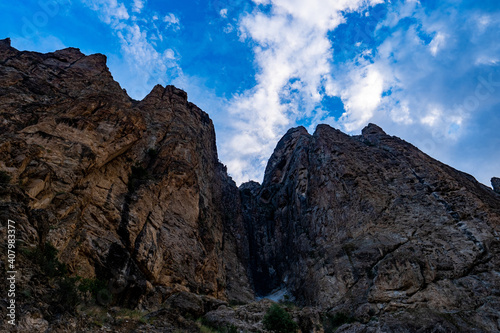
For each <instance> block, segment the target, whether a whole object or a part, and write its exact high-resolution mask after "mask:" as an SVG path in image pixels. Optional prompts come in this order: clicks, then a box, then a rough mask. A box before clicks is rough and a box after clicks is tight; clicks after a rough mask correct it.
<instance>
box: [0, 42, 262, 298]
mask: <svg viewBox="0 0 500 333" xmlns="http://www.w3.org/2000/svg"><path fill="white" fill-rule="evenodd" d="M0 96H1V98H0V110H1V111H0V112H1V122H0V128H1V129H0V132H1V137H0V156H1V159H0V160H1V162H0V167H1V169H2V170H4V171H5V172H7V173H8V174H9V175H10V177H11V178H12V179H11V182H10V183H11V184H12V185H11V186H9V188H7V189H6V191H4V193H3V194H2V199H3V201H4V202H7V203H9V202H10V203H12V204H11V205H10V206H9V209H10V210H12V209H14V207H19V205H21V206H22V207H23V208H22V209H21V210H22V212H20V211H18V212H17V213H16V214H13V215H12V216H16V218H17V219H19V220H20V221H24V223H23V228H24V229H25V230H24V232H23V234H22V237H23V239H24V240H25V241H26V242H28V243H33V242H40V243H41V244H42V243H45V242H50V243H51V244H53V245H54V246H55V247H56V248H57V249H58V250H59V253H60V259H61V260H62V261H63V262H65V263H67V264H68V266H69V269H70V271H71V272H73V273H74V274H77V275H80V276H82V277H98V278H100V279H104V280H116V283H117V285H119V287H118V288H117V290H116V291H117V292H119V295H118V297H117V298H118V299H120V300H121V303H123V304H129V305H134V304H138V302H140V301H141V302H142V301H143V300H145V299H146V298H145V295H146V294H147V293H156V294H158V297H159V298H158V299H160V300H161V299H163V298H165V297H167V296H168V295H169V294H171V293H173V292H175V291H189V292H193V293H199V294H204V295H210V296H213V297H217V298H221V299H228V298H229V299H236V300H241V301H243V300H249V299H252V297H253V295H252V291H251V290H250V289H249V288H248V282H247V278H246V268H245V265H246V264H244V263H243V262H242V261H241V260H240V259H239V258H238V257H237V246H238V245H237V244H236V240H235V238H234V235H233V233H232V232H237V231H238V230H242V229H243V224H242V220H241V218H240V215H241V214H240V213H239V209H240V208H239V193H238V189H237V187H236V185H235V184H234V182H233V181H232V180H231V179H230V178H229V177H228V176H227V173H226V170H225V167H224V166H223V165H221V164H220V163H219V162H218V159H217V151H216V145H215V132H214V127H213V124H212V121H211V120H210V118H209V117H208V115H207V114H206V113H205V112H203V111H201V110H200V109H199V108H198V107H196V106H195V105H194V104H192V103H189V102H188V101H187V94H186V93H185V92H184V91H182V90H179V89H177V88H175V87H173V86H167V87H166V88H163V87H161V86H156V87H155V88H154V89H153V90H152V91H151V93H150V94H149V95H148V96H146V97H145V98H144V99H143V100H142V101H135V100H132V99H131V98H130V97H128V95H127V94H126V92H125V91H124V90H122V89H121V88H120V86H119V84H118V83H117V82H115V81H114V80H113V78H112V76H111V74H110V72H109V70H108V68H107V67H106V57H105V56H103V55H99V54H97V55H91V56H85V55H84V54H82V53H81V52H80V51H79V50H78V49H74V48H69V49H64V50H61V51H57V52H54V53H48V54H39V53H33V52H19V51H17V50H16V49H14V48H12V47H10V42H9V40H3V41H2V42H0ZM19 192H21V193H22V195H21V194H20V193H19ZM14 193H15V194H16V197H14ZM33 211H39V215H43V216H45V217H46V218H45V220H44V221H43V222H42V221H41V220H40V219H37V218H35V217H34V214H33V213H32V212H33ZM240 252H242V251H240Z"/></svg>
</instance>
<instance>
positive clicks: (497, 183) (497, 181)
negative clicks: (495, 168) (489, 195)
mask: <svg viewBox="0 0 500 333" xmlns="http://www.w3.org/2000/svg"><path fill="white" fill-rule="evenodd" d="M491 185H492V186H493V191H495V192H497V193H499V194H500V178H497V177H493V178H491Z"/></svg>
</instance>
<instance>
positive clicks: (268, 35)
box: [222, 0, 379, 182]
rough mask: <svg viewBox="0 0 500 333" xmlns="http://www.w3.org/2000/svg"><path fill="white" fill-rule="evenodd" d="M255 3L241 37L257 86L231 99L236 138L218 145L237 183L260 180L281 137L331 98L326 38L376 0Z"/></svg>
mask: <svg viewBox="0 0 500 333" xmlns="http://www.w3.org/2000/svg"><path fill="white" fill-rule="evenodd" d="M254 2H255V3H256V4H257V5H258V6H257V9H256V10H255V11H254V12H252V13H251V14H248V15H246V16H245V17H243V19H242V20H241V21H240V35H241V39H242V40H243V41H250V42H251V43H252V44H253V45H254V53H255V61H256V65H257V68H258V73H257V76H256V82H257V84H256V85H255V87H253V88H252V89H249V90H247V91H245V92H243V93H242V94H239V95H235V96H234V97H233V99H232V100H231V102H230V106H229V110H230V112H231V115H232V117H233V120H232V122H233V124H234V129H235V132H236V133H235V135H234V136H233V138H232V139H231V140H230V141H228V142H227V143H226V144H223V145H222V154H223V157H224V158H225V161H226V163H227V164H228V170H229V172H230V173H231V175H232V176H233V177H234V178H235V179H236V181H237V182H242V181H246V180H248V179H262V173H263V169H264V166H265V163H266V161H267V159H268V158H269V156H270V154H271V152H272V149H273V147H274V146H275V144H276V142H277V140H278V139H279V137H280V136H281V135H282V134H283V133H284V132H285V131H286V129H287V128H288V127H289V126H290V125H293V124H294V123H295V121H296V120H297V119H300V118H304V117H313V116H314V113H315V112H316V111H317V109H318V108H319V107H320V102H321V100H322V99H323V98H324V97H325V96H328V95H330V96H333V95H332V93H333V92H334V91H332V89H329V88H330V87H332V86H333V82H332V77H331V71H332V68H331V61H332V48H331V47H332V46H331V42H330V40H329V39H328V36H327V33H328V32H329V31H331V30H333V29H335V28H336V27H337V26H338V25H339V24H341V23H343V22H344V12H349V11H356V10H359V9H361V8H364V7H366V6H369V5H373V4H375V3H378V2H379V1H362V0H343V1H338V0H332V1H322V0H314V1H307V2H305V1H294V0H255V1H254ZM266 6H271V10H270V12H267V11H266V9H267V7H266Z"/></svg>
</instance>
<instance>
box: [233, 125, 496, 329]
mask: <svg viewBox="0 0 500 333" xmlns="http://www.w3.org/2000/svg"><path fill="white" fill-rule="evenodd" d="M240 191H241V193H242V202H243V207H244V211H245V221H246V224H247V225H248V228H249V229H251V232H249V237H250V240H249V244H250V248H251V253H253V256H252V257H251V262H252V263H254V266H253V267H252V276H253V283H254V285H255V289H256V292H257V293H259V294H266V293H269V292H270V291H271V290H273V289H275V288H278V287H286V288H287V289H288V291H289V292H290V293H291V294H292V295H293V296H294V297H295V299H296V300H297V301H298V302H299V303H302V304H303V305H313V306H318V307H319V308H321V309H324V310H328V311H330V312H331V313H332V314H334V313H337V312H343V313H347V314H349V315H350V316H353V317H355V318H357V320H359V321H361V322H364V323H365V324H367V322H368V321H369V320H370V318H371V317H373V316H375V317H379V318H380V322H379V323H378V324H376V325H372V326H374V327H375V326H376V327H378V328H381V329H382V331H383V332H392V331H394V332H395V331H398V332H414V331H415V330H413V328H411V327H410V326H411V325H410V324H405V325H406V326H405V325H403V324H402V323H403V322H404V320H399V321H398V320H396V319H394V318H397V317H395V316H396V314H397V313H400V312H402V313H403V314H404V313H406V314H408V315H410V314H412V313H415V312H418V311H421V312H423V313H426V314H427V315H425V316H421V317H418V320H416V323H417V324H420V325H422V327H424V326H426V325H427V326H429V327H433V325H435V324H436V325H437V323H438V321H437V319H436V318H441V319H440V320H441V321H442V320H443V318H444V319H445V320H444V321H445V323H446V324H443V325H444V326H443V327H445V328H443V330H435V332H438V331H439V332H448V331H450V332H451V331H463V332H473V331H477V332H495V331H497V330H499V329H500V326H499V325H500V307H499V306H498V305H499V304H500V274H499V273H498V267H500V253H499V252H500V240H499V235H500V234H499V232H500V198H499V196H498V195H497V194H496V193H494V192H493V191H491V189H489V188H487V187H486V186H483V185H482V184H479V183H478V182H477V181H476V180H475V179H474V178H473V177H471V176H469V175H467V174H465V173H462V172H459V171H456V170H454V169H453V168H451V167H449V166H446V165H444V164H442V163H440V162H438V161H436V160H433V159H432V158H430V157H429V156H427V155H425V154H424V153H422V152H420V151H419V150H418V149H417V148H415V147H414V146H412V145H411V144H409V143H406V142H404V141H402V140H400V139H398V138H396V137H391V136H388V135H387V134H386V133H384V131H382V130H381V129H380V128H379V127H378V126H376V125H373V124H370V125H368V126H367V127H366V128H365V129H364V130H363V131H362V135H361V136H355V137H351V136H348V135H346V134H344V133H342V132H340V131H338V130H336V129H333V128H331V127H330V126H327V125H319V126H318V127H317V129H316V132H315V133H314V134H313V135H310V134H308V133H307V132H306V130H305V129H304V128H302V127H299V128H295V129H291V130H289V131H288V133H287V134H286V135H285V136H284V137H283V138H282V139H281V141H280V142H279V143H278V145H277V147H276V149H275V151H274V153H273V155H272V157H271V158H270V160H269V164H268V166H267V168H266V172H265V177H264V181H263V184H262V186H260V187H259V186H258V184H243V185H242V186H241V188H240ZM431 314H432V315H431ZM403 317H404V316H403V315H401V316H400V318H403ZM405 320H406V319H405ZM394 322H398V323H399V326H397V325H396V326H394V327H400V330H397V329H395V328H394V329H389V328H387V329H385V328H384V327H386V326H387V325H389V326H390V325H392V324H391V323H394ZM384 325H385V326H384ZM389 326H387V327H389ZM360 327H361V326H359V325H357V326H352V327H351V328H349V330H346V329H347V328H345V329H344V328H343V330H342V331H345V332H358V331H359V332H361V331H363V332H364V331H365V328H366V327H368V326H366V327H365V328H363V329H362V330H360ZM363 327H364V326H363ZM366 329H368V328H366Z"/></svg>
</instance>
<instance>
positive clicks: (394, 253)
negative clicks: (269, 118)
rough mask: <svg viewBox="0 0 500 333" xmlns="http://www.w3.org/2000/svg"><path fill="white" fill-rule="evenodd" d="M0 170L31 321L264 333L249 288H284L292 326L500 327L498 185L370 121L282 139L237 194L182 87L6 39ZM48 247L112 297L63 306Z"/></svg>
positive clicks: (2, 203) (207, 126) (68, 327)
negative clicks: (260, 173) (124, 84)
mask: <svg viewBox="0 0 500 333" xmlns="http://www.w3.org/2000/svg"><path fill="white" fill-rule="evenodd" d="M0 171H1V174H0V214H1V221H2V228H0V238H2V239H6V234H7V228H6V225H5V223H6V221H7V219H13V220H15V221H16V237H17V239H18V245H19V252H18V257H17V259H16V260H17V262H16V265H18V267H19V270H20V271H22V274H21V275H20V276H19V280H18V286H19V290H20V291H22V293H20V294H19V299H18V300H19V304H22V306H19V308H18V309H19V313H18V315H19V318H20V321H19V325H20V326H19V327H21V328H22V329H24V330H31V331H37V330H47V329H48V330H50V331H53V332H67V331H81V332H94V331H99V330H108V331H116V332H175V331H185V332H196V331H199V330H200V323H199V322H197V321H196V320H197V319H198V318H200V320H201V318H204V319H205V320H206V321H207V322H208V323H211V324H213V325H214V326H220V327H226V328H227V327H235V328H237V329H240V330H243V331H244V330H247V331H256V332H258V331H262V329H263V327H262V318H263V316H264V315H265V311H266V310H267V308H269V306H270V304H271V302H270V301H267V300H261V301H258V302H253V301H254V293H256V294H258V295H261V296H262V295H267V294H269V293H271V292H273V291H275V290H277V289H278V288H280V291H284V290H286V291H287V293H286V295H290V298H289V299H288V301H293V302H295V303H296V304H298V305H299V306H305V307H303V308H301V307H295V306H293V305H290V304H288V303H289V302H288V303H287V305H290V308H288V311H289V312H290V313H291V314H292V315H293V318H294V320H295V321H297V323H298V324H299V327H301V330H302V332H331V331H334V330H337V332H497V331H498V330H500V272H499V267H500V259H499V252H500V238H499V237H500V234H499V232H500V230H499V229H500V195H499V194H498V188H499V187H500V184H499V183H498V179H497V178H494V179H493V180H492V185H493V189H494V191H492V190H491V189H490V188H488V187H486V186H483V185H481V184H479V183H478V182H477V181H476V180H475V179H474V178H473V177H471V176H469V175H467V174H464V173H462V172H459V171H457V170H455V169H453V168H451V167H449V166H446V165H444V164H442V163H440V162H438V161H436V160H434V159H432V158H430V157H429V156H427V155H425V154H424V153H422V152H421V151H419V150H418V149H417V148H415V147H414V146H412V145H411V144H409V143H407V142H404V141H402V140H400V139H398V138H396V137H392V136H390V135H388V134H386V133H385V132H384V131H383V130H382V129H381V128H380V127H378V126H376V125H373V124H370V125H368V126H367V127H366V128H365V129H363V131H362V134H361V135H359V136H348V135H346V134H344V133H342V132H340V131H338V130H336V129H333V128H331V127H330V126H327V125H319V126H318V127H317V129H316V131H315V133H314V134H312V135H311V134H309V133H308V132H307V131H306V129H305V128H303V127H298V128H294V129H291V130H289V131H288V133H287V134H286V135H285V136H284V137H283V138H282V139H281V140H280V142H279V143H278V145H277V147H276V149H275V151H274V153H273V155H272V156H271V158H270V160H269V163H268V166H267V168H266V172H265V177H264V180H263V183H262V185H260V184H258V183H256V182H249V183H245V184H242V185H241V186H240V188H239V189H238V188H237V187H236V185H235V183H234V182H233V181H232V180H231V178H230V177H229V176H228V175H227V172H226V169H225V167H224V166H223V165H222V164H220V163H219V162H218V159H217V151H216V145H215V133H214V127H213V124H212V121H211V120H210V118H209V117H208V115H207V114H206V113H205V112H203V111H202V110H200V109H199V108H198V107H196V106H195V105H194V104H192V103H190V102H188V100H187V94H186V93H185V92H184V91H182V90H179V89H177V88H175V87H173V86H167V87H161V86H156V87H154V89H153V90H152V91H151V93H150V94H149V95H148V96H146V97H145V98H144V99H143V100H142V101H135V100H132V99H131V98H130V97H128V95H127V94H126V92H125V91H124V90H123V89H121V87H120V86H119V84H118V83H116V82H115V81H114V80H113V78H112V76H111V74H110V72H109V70H108V68H107V67H106V57H105V56H103V55H91V56H85V55H83V54H82V53H81V52H80V51H79V50H78V49H74V48H68V49H64V50H60V51H56V52H53V53H48V54H40V53H35V52H20V51H18V50H16V49H14V48H12V47H11V46H10V41H9V40H2V41H0ZM495 192H497V193H495ZM3 244H4V245H2V246H3V247H5V243H3ZM45 244H52V245H53V246H55V248H56V249H57V250H58V255H57V259H58V260H60V261H61V262H63V263H65V264H66V265H67V267H68V272H67V273H68V274H69V275H70V276H73V277H74V276H80V277H81V278H89V279H98V280H99V281H105V282H106V283H107V290H108V292H110V293H111V294H112V301H109V299H108V301H107V302H106V300H102V299H101V300H99V299H98V297H97V303H106V304H104V306H103V304H93V305H92V306H93V307H90V308H89V309H90V310H89V309H87V310H85V309H83V310H82V309H80V310H79V311H80V312H79V313H78V315H76V314H75V313H70V314H68V313H67V312H68V311H67V310H68V309H65V308H64V304H66V303H67V301H68V299H67V297H66V296H67V295H65V294H64V289H63V288H62V287H61V286H62V284H63V282H67V281H70V280H69V277H68V276H64V277H59V278H58V279H59V280H58V281H59V282H58V283H55V282H54V281H55V279H54V278H53V277H51V276H49V273H47V272H46V273H42V270H41V269H40V267H41V266H42V264H43V265H45V266H47V262H46V261H47V260H46V259H44V260H45V262H43V261H42V263H39V266H40V267H39V268H33V267H31V266H30V265H32V264H33V263H34V262H35V260H34V259H33V258H38V259H40V255H39V254H40V252H33V251H34V248H35V247H37V248H39V249H42V250H43V249H44V248H45V249H47V248H49V247H48V246H47V245H45ZM21 249H22V250H21ZM49 249H50V248H49ZM30 251H31V252H30ZM28 253H31V254H29V255H28ZM33 253H35V254H36V253H38V257H36V255H34V254H33ZM30 258H31V259H30ZM4 260H5V259H4V257H2V259H1V260H0V269H1V270H3V271H5V270H6V269H7V267H6V262H5V261H4ZM50 265H52V266H50ZM50 265H49V268H51V269H54V267H56V268H57V267H58V266H57V265H58V264H57V263H56V261H51V262H50ZM54 265H55V266H54ZM53 273H54V272H52V273H51V274H53ZM56 273H57V274H60V273H61V272H59V273H58V272H56ZM58 284H59V285H58ZM55 291H58V294H57V296H54V295H52V293H53V292H55ZM0 294H1V295H3V296H1V297H2V298H1V302H0V305H1V311H2V316H3V317H4V318H5V315H6V304H7V303H6V302H7V299H6V298H5V295H6V290H5V284H2V285H1V287H0ZM283 294H285V293H283ZM65 297H66V298H65ZM63 301H65V302H66V303H64V302H63ZM245 303H246V304H245ZM123 307H129V308H135V309H139V310H140V311H145V313H147V315H144V314H141V316H142V315H144V317H143V318H142V319H144V320H138V319H137V318H136V320H130V321H129V319H127V318H129V317H128V316H129V314H127V312H125V313H126V314H125V315H124V314H123V311H122V310H123ZM65 311H66V312H65ZM85 311H87V312H85ZM61 313H66V314H65V315H64V316H62V317H61V316H60V314H61ZM89 313H90V314H89ZM96 313H98V314H99V315H102V317H103V318H104V319H102V318H101V319H102V321H103V322H105V325H104V324H102V323H99V322H98V323H95V320H96V317H99V316H98V315H96ZM141 313H142V312H141ZM89 318H90V319H89ZM1 325H4V323H2V324H1ZM106 325H108V326H106ZM0 327H2V326H0ZM97 327H99V329H97ZM106 327H107V328H106ZM3 328H4V327H2V329H3Z"/></svg>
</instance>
